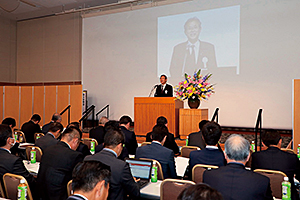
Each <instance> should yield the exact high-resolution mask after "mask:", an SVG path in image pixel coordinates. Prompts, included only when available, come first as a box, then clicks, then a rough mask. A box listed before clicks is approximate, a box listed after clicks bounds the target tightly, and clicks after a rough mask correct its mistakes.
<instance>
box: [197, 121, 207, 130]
mask: <svg viewBox="0 0 300 200" xmlns="http://www.w3.org/2000/svg"><path fill="white" fill-rule="evenodd" d="M207 122H209V121H208V120H205V119H204V120H201V122H199V129H200V130H202V128H203V126H204V125H205V124H206V123H207Z"/></svg>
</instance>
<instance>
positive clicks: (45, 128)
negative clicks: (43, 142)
mask: <svg viewBox="0 0 300 200" xmlns="http://www.w3.org/2000/svg"><path fill="white" fill-rule="evenodd" d="M61 120H62V118H61V115H60V114H59V113H54V114H53V115H52V118H51V121H50V122H49V123H47V124H45V125H44V126H43V127H42V132H43V133H44V134H46V133H48V131H49V128H50V124H52V123H54V122H59V123H61Z"/></svg>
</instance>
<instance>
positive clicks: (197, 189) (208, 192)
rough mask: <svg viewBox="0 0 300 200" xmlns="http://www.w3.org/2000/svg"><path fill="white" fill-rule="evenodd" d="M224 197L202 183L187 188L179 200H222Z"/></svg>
mask: <svg viewBox="0 0 300 200" xmlns="http://www.w3.org/2000/svg"><path fill="white" fill-rule="evenodd" d="M222 199H223V197H222V195H221V194H220V193H219V192H218V191H217V190H215V189H213V188H212V187H210V186H208V185H206V184H203V183H200V184H197V185H191V186H189V187H187V188H185V189H184V190H183V191H182V192H181V193H180V195H179V196H178V198H177V200H222Z"/></svg>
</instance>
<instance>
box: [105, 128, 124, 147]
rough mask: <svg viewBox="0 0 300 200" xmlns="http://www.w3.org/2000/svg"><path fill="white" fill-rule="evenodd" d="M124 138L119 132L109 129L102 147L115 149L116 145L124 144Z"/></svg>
mask: <svg viewBox="0 0 300 200" xmlns="http://www.w3.org/2000/svg"><path fill="white" fill-rule="evenodd" d="M124 142H125V138H124V135H123V133H122V132H121V131H120V130H115V129H109V130H108V131H107V133H106V134H105V136H104V147H107V148H115V147H116V146H117V145H118V144H120V143H122V144H124Z"/></svg>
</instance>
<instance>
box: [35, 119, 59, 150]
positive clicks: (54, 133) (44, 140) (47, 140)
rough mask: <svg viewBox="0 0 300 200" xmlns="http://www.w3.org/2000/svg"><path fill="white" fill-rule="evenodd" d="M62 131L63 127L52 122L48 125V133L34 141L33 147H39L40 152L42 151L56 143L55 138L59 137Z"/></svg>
mask: <svg viewBox="0 0 300 200" xmlns="http://www.w3.org/2000/svg"><path fill="white" fill-rule="evenodd" d="M63 130H64V127H63V125H62V124H61V123H59V122H53V123H51V124H50V127H49V131H48V133H46V135H45V136H44V137H41V138H39V139H37V140H36V141H35V145H36V146H38V147H40V148H41V150H42V151H43V152H44V150H45V149H46V148H47V147H49V146H52V145H55V144H57V143H58V140H57V138H58V137H59V136H60V133H61V132H62V131H63Z"/></svg>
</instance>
